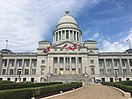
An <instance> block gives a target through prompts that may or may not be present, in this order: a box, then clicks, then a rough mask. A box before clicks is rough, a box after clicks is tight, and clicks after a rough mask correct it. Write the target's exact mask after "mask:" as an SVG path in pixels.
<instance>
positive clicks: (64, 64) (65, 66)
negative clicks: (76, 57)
mask: <svg viewBox="0 0 132 99" xmlns="http://www.w3.org/2000/svg"><path fill="white" fill-rule="evenodd" d="M63 62H64V68H63V69H64V70H63V72H64V73H63V74H66V61H65V57H63Z"/></svg>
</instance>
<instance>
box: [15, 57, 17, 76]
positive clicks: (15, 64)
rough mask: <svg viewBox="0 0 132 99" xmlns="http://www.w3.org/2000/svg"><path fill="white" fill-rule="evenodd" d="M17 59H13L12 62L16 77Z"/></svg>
mask: <svg viewBox="0 0 132 99" xmlns="http://www.w3.org/2000/svg"><path fill="white" fill-rule="evenodd" d="M16 63H17V59H15V61H14V75H16V74H17V64H16Z"/></svg>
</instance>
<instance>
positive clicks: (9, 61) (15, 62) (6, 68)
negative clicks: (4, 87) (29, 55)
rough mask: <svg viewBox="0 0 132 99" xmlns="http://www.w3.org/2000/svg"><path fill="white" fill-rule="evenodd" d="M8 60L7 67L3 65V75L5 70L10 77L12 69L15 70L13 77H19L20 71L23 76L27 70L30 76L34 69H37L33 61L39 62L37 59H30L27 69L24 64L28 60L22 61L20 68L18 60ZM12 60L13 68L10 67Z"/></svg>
mask: <svg viewBox="0 0 132 99" xmlns="http://www.w3.org/2000/svg"><path fill="white" fill-rule="evenodd" d="M6 60H7V61H6V62H7V65H6V66H4V65H3V64H2V65H1V74H2V72H3V69H5V70H6V73H5V75H9V74H10V69H13V75H17V72H18V70H19V71H21V74H24V73H25V69H29V74H31V71H32V69H34V68H35V67H36V66H35V63H34V62H33V61H36V62H37V60H36V59H28V60H29V66H27V67H26V66H25V65H24V62H25V60H27V59H21V62H22V63H21V66H18V61H17V59H6ZM12 60H13V62H14V63H13V64H14V65H13V66H11V65H10V64H11V61H12ZM18 60H20V59H18ZM2 63H3V62H2ZM33 64H34V66H33ZM36 65H37V64H36Z"/></svg>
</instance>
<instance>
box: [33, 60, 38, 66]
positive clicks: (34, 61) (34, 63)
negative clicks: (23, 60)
mask: <svg viewBox="0 0 132 99" xmlns="http://www.w3.org/2000/svg"><path fill="white" fill-rule="evenodd" d="M36 66H37V60H36V59H32V67H36Z"/></svg>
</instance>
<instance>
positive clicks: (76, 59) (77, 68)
mask: <svg viewBox="0 0 132 99" xmlns="http://www.w3.org/2000/svg"><path fill="white" fill-rule="evenodd" d="M75 61H76V63H75V64H76V65H75V67H76V74H78V70H79V67H78V66H79V65H78V56H77V57H76V58H75Z"/></svg>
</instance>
